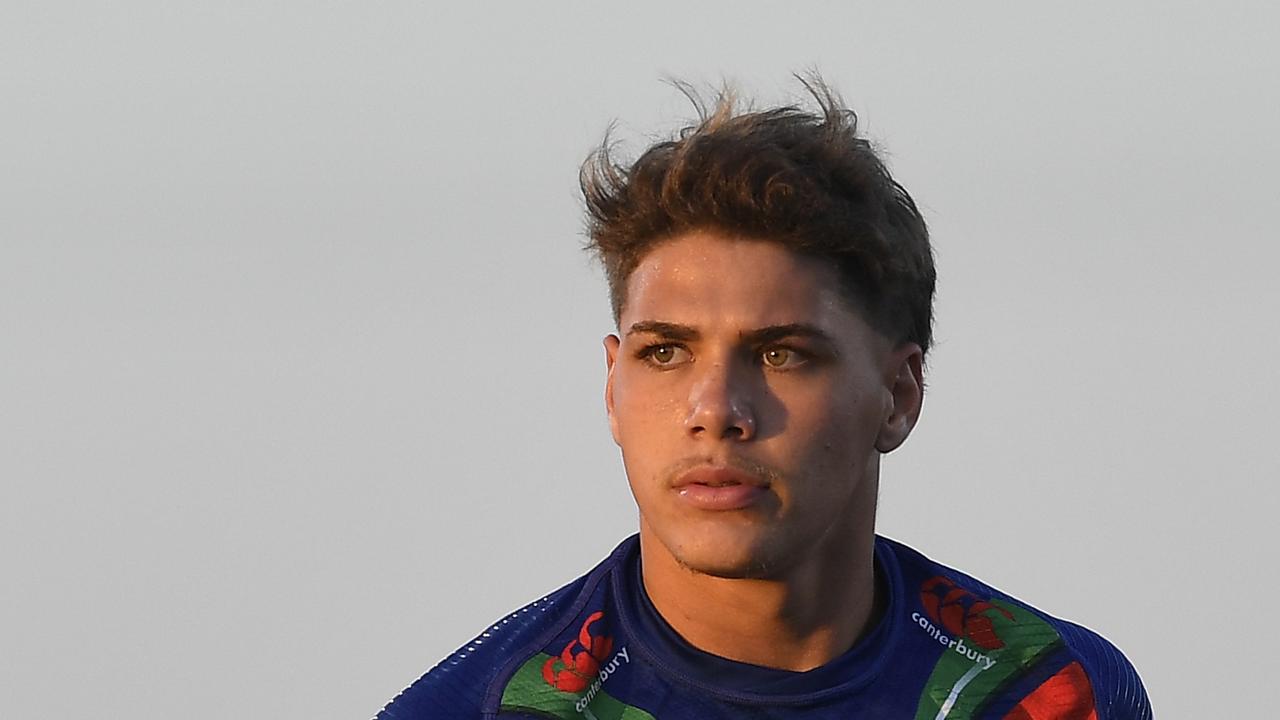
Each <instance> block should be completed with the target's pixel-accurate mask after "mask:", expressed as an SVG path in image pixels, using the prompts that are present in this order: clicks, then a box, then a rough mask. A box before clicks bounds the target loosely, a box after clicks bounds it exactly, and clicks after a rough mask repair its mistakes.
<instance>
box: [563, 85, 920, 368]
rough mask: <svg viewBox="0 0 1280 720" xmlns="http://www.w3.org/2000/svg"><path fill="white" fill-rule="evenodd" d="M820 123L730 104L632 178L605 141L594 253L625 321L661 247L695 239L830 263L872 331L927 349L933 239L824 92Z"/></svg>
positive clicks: (725, 101)
mask: <svg viewBox="0 0 1280 720" xmlns="http://www.w3.org/2000/svg"><path fill="white" fill-rule="evenodd" d="M804 85H805V87H806V89H808V90H809V92H810V94H811V95H812V96H813V97H814V99H815V100H816V101H817V105H818V108H817V110H818V111H817V112H808V111H805V110H803V109H801V108H798V107H791V106H788V107H778V108H771V109H767V110H762V111H756V112H742V113H739V112H738V111H737V107H736V104H735V102H734V97H733V94H732V93H729V92H724V93H722V94H721V96H720V98H719V100H718V102H717V103H716V105H715V106H714V107H712V108H709V109H706V108H705V106H704V105H703V104H702V103H700V102H698V101H697V100H696V96H695V95H694V94H693V93H692V92H689V94H690V96H691V97H692V98H695V104H697V105H698V107H699V109H700V110H702V116H703V117H702V121H701V122H700V123H699V124H697V125H695V126H692V127H687V128H684V129H683V130H681V131H680V133H679V135H678V136H677V138H676V139H673V140H670V141H667V142H659V143H657V144H655V145H653V146H652V147H650V148H649V149H648V150H647V151H646V152H644V154H642V155H641V156H640V157H639V159H637V160H636V161H635V162H634V163H632V164H631V165H630V166H626V167H624V166H620V165H618V164H617V163H615V162H614V159H613V157H612V156H611V153H610V146H609V143H608V141H606V142H605V143H604V144H602V145H601V147H600V149H599V150H598V151H597V152H596V153H594V154H593V155H592V157H591V158H589V159H588V160H587V162H586V163H585V164H584V165H583V168H582V176H581V179H582V192H583V196H584V198H585V200H586V207H587V220H588V227H587V231H588V235H589V236H590V244H589V247H590V248H591V249H593V250H595V251H596V253H597V254H598V255H599V256H600V258H601V260H602V261H603V262H604V266H605V271H606V275H607V277H608V281H609V294H610V299H611V301H612V303H613V316H614V320H615V322H616V321H618V320H619V318H620V317H621V314H622V309H623V307H624V306H625V305H626V302H627V297H628V294H627V279H628V278H629V277H630V275H631V272H632V271H633V270H634V269H635V267H636V265H637V264H638V263H639V262H640V259H641V258H643V257H644V256H645V255H646V254H647V253H648V252H649V251H650V250H651V249H653V248H654V247H655V246H657V245H659V244H661V243H662V242H663V241H665V240H668V239H670V238H672V237H675V236H677V235H681V234H683V233H687V232H690V231H693V230H717V231H720V232H722V233H724V234H727V235H733V236H736V237H747V238H756V239H764V240H769V241H771V242H775V243H778V244H780V245H783V246H785V247H787V248H789V249H791V250H792V251H794V252H797V253H800V254H804V255H810V256H813V257H817V258H820V259H822V260H824V261H826V262H827V263H828V264H830V265H832V266H833V267H834V268H835V269H836V271H837V273H838V275H839V279H840V287H841V290H842V291H843V292H844V293H845V295H846V297H847V299H848V300H849V301H850V302H851V303H852V304H853V305H854V306H855V307H857V308H858V309H859V310H861V311H862V313H863V314H864V317H865V318H866V319H867V321H868V322H869V323H871V325H872V327H874V328H875V329H876V330H878V331H879V332H880V333H882V334H884V335H885V336H887V337H889V338H890V339H892V340H895V341H899V342H904V341H910V342H914V343H915V344H917V345H919V346H920V348H921V350H922V351H924V352H925V353H927V352H928V350H929V344H930V341H931V328H932V319H933V292H934V282H935V277H936V275H935V272H934V267H933V254H932V251H931V249H930V247H929V233H928V230H927V229H926V227H925V222H924V219H923V218H922V217H921V216H920V212H919V211H918V210H917V209H916V205H915V202H913V201H912V199H911V196H910V195H908V194H907V191H906V190H905V189H903V187H902V186H901V185H899V184H898V183H897V182H896V181H894V179H893V178H892V177H891V176H890V175H889V171H888V170H887V169H886V168H885V166H884V163H883V162H882V161H881V160H880V158H879V157H878V156H877V155H876V153H875V151H874V150H873V149H872V147H871V144H870V143H869V142H868V141H867V140H866V139H865V138H863V137H861V136H859V135H858V127H857V117H856V116H855V115H854V114H853V112H852V111H851V110H848V109H846V108H844V107H843V105H842V103H841V101H840V99H839V97H837V96H836V95H835V94H834V93H832V92H831V91H830V90H828V89H827V88H826V86H824V85H823V84H822V83H821V82H820V81H817V80H810V81H805V82H804Z"/></svg>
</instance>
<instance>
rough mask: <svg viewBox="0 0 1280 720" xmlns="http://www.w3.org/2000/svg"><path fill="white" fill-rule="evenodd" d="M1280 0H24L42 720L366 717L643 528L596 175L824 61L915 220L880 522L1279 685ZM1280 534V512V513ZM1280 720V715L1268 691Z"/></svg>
mask: <svg viewBox="0 0 1280 720" xmlns="http://www.w3.org/2000/svg"><path fill="white" fill-rule="evenodd" d="M1278 26H1280V10H1277V6H1276V5H1275V4H1273V3H1262V2H1258V3H1245V2H1240V3H1228V4H1221V5H1210V4H1209V3H1190V2H1153V1H1152V2H1130V3H1113V2H1075V3H994V2H978V3H974V2H970V3H913V2H905V3H883V2H881V3H870V2H850V3H846V2H840V3H836V2H810V3H786V4H784V3H743V2H732V3H729V2H698V3H674V2H646V3H607V4H606V3H586V2H580V3H560V2H555V3H552V2H548V3H514V2H512V3H501V4H500V3H450V4H447V5H446V4H436V3H430V2H425V1H424V0H419V1H418V2H398V1H393V2H350V1H348V2H332V1H330V2H305V3H304V2H271V1H263V0H255V1H254V2H244V1H240V0H235V1H231V2H217V3H213V2H208V3H183V2H158V1H155V0H130V2H123V3H106V2H77V3H72V2H23V1H19V0H5V1H4V2H3V3H0V716H3V717H6V718H19V717H48V718H71V717H86V716H93V717H103V718H171V717H189V718H286V717H289V718H309V719H311V718H335V719H336V718H361V717H368V716H371V715H373V714H374V713H375V712H377V710H378V709H379V708H380V707H381V706H382V705H383V704H384V703H385V702H386V701H387V700H389V699H390V698H391V697H393V696H394V695H395V694H396V693H397V692H399V691H400V690H401V689H402V688H403V687H404V686H405V685H407V684H408V683H410V682H411V681H412V680H413V679H415V678H416V677H417V676H418V675H420V674H421V673H422V672H424V671H426V670H427V669H428V668H429V667H431V666H432V665H433V664H434V663H435V662H436V661H437V660H439V659H440V658H441V657H443V656H444V655H446V654H447V653H448V652H450V651H451V650H453V649H454V648H455V647H456V646H458V645H460V644H463V643H465V642H466V641H467V640H468V639H469V638H471V637H472V636H473V635H475V634H476V633H477V632H478V631H479V630H481V629H482V628H484V627H485V626H486V625H487V624H488V623H489V622H490V621H491V620H493V619H494V618H496V617H499V616H501V615H502V614H504V613H505V612H508V611H510V610H511V609H513V608H516V607H519V606H521V605H523V604H524V603H526V602H528V601H530V600H532V599H534V598H537V597H539V596H541V595H542V594H544V593H545V592H547V591H549V590H551V589H553V588H555V587H557V586H559V585H560V584H562V583H564V582H566V581H568V580H570V579H572V578H573V577H576V576H577V575H579V574H581V573H582V572H583V571H585V570H586V569H587V568H588V567H589V566H591V565H593V564H594V563H595V562H597V561H598V560H599V559H600V558H602V557H603V556H604V555H606V554H607V553H608V552H609V550H610V549H612V548H613V546H614V545H615V544H616V543H617V542H618V541H619V540H620V539H621V538H623V537H624V536H626V535H628V534H630V533H631V532H633V531H634V528H635V526H636V517H635V509H634V506H633V504H632V501H631V498H630V495H629V493H628V491H627V488H626V485H625V481H624V477H623V474H622V471H621V465H620V462H619V457H618V453H617V451H616V448H615V447H614V446H613V445H612V443H611V441H610V438H609V435H608V432H607V427H606V424H605V418H604V412H603V406H602V401H601V388H602V381H603V369H604V357H603V350H602V349H601V346H600V339H601V337H602V336H603V335H604V334H605V333H607V332H609V331H610V330H611V323H610V318H609V313H608V307H607V302H606V299H605V290H604V284H603V280H602V274H601V273H600V271H599V270H598V269H597V268H596V267H595V266H594V264H593V263H592V261H591V259H590V257H588V256H587V255H586V254H585V253H583V252H582V250H581V244H582V242H583V237H582V234H581V229H582V219H581V205H580V201H579V199H578V195H577V169H578V165H579V163H580V162H581V160H582V159H583V158H584V157H585V156H586V154H587V153H588V152H589V151H590V150H591V149H592V147H593V146H594V145H595V144H596V143H597V142H598V141H599V140H600V138H601V137H602V136H603V133H604V131H605V129H606V128H607V127H608V126H609V124H610V122H612V121H614V120H617V122H618V133H617V136H618V138H619V139H621V140H623V141H624V145H623V154H624V155H628V154H634V152H635V151H636V150H638V149H640V148H642V147H643V146H644V145H645V144H647V143H648V142H650V141H652V140H654V139H656V138H660V137H665V136H666V135H668V134H669V133H671V132H672V131H674V130H675V129H676V128H678V127H679V126H680V125H682V124H684V123H686V122H688V121H689V119H690V118H691V117H692V114H693V111H692V109H691V108H690V107H689V105H688V104H687V102H686V101H685V100H684V98H683V97H681V96H680V95H679V93H677V92H676V91H675V90H673V89H672V88H671V87H670V86H669V85H667V84H664V83H663V82H661V79H662V78H663V77H667V76H672V77H677V78H682V79H685V80H689V81H691V82H693V83H695V84H700V85H701V86H704V87H707V86H716V85H718V84H719V83H720V82H721V81H722V80H724V79H728V80H734V81H736V82H737V83H738V84H739V85H740V86H741V87H742V88H743V90H744V91H746V92H747V93H748V94H750V95H752V96H754V97H756V98H757V99H758V101H759V102H760V103H762V104H772V103H777V102H787V101H792V100H796V99H799V98H800V88H799V86H798V84H797V83H796V82H795V81H794V80H793V79H792V78H791V77H790V73H791V72H793V71H803V70H805V69H806V68H810V67H816V68H817V69H819V70H820V71H821V72H822V73H823V74H824V75H825V77H826V78H827V80H828V81H829V82H830V83H831V84H832V85H833V86H835V87H836V88H837V89H838V90H839V91H841V92H842V93H843V94H844V95H845V97H846V99H847V100H848V102H849V104H850V105H851V106H852V107H853V108H854V109H855V110H856V111H858V113H859V114H860V116H861V120H862V126H863V128H864V129H865V131H866V132H867V133H868V134H869V135H870V137H872V138H873V139H874V140H875V142H876V143H877V145H878V146H879V147H881V148H882V149H883V150H884V152H885V153H886V157H887V159H888V161H889V163H890V165H891V168H892V170H893V172H894V173H895V175H896V177H897V178H898V179H899V180H900V181H901V182H902V183H903V184H904V185H906V187H907V188H908V189H909V190H910V192H911V193H912V194H913V195H914V196H915V198H916V199H917V200H918V202H919V203H920V205H921V207H922V209H923V211H924V213H925V215H926V218H927V220H928V221H929V223H930V225H931V229H932V234H933V239H934V243H935V247H936V252H937V261H938V267H939V272H940V281H939V290H938V297H937V340H938V342H937V346H936V350H935V352H934V354H933V357H932V360H931V367H930V372H929V377H928V380H929V392H928V395H927V401H926V403H925V410H924V415H923V418H922V421H921V423H920V425H919V427H918V428H917V430H916V432H915V434H914V435H913V436H912V438H911V440H910V441H909V442H908V443H907V445H906V446H905V447H903V448H902V449H901V450H899V451H898V452H896V453H894V454H892V455H891V456H889V458H888V459H887V462H886V464H885V467H884V474H883V482H882V497H881V501H880V531H881V532H883V533H884V534H887V535H889V536H892V537H895V538H898V539H901V540H904V541H906V542H908V543H910V544H912V545H914V546H915V547H917V548H918V549H920V550H922V551H924V552H925V553H927V554H930V555H932V556H934V557H935V558H936V559H938V560H941V561H944V562H947V563H952V564H955V565H957V566H959V567H961V568H963V569H965V570H967V571H969V572H971V573H974V574H976V575H977V576H978V577H981V578H983V579H985V580H986V581H988V582H990V583H991V584H994V585H996V586H998V587H1001V588H1004V589H1006V590H1008V591H1010V592H1013V593H1014V594H1016V595H1018V596H1020V597H1021V598H1023V599H1025V600H1027V601H1028V602H1031V603H1034V604H1037V605H1039V606H1040V607H1042V608H1043V609H1045V610H1047V611H1049V612H1052V613H1054V614H1057V615H1060V616H1063V617H1066V618H1070V619H1073V620H1077V621H1080V622H1083V623H1085V624H1087V625H1089V626H1091V627H1093V628H1095V629H1096V630H1098V631H1099V632H1101V633H1103V634H1104V635H1105V636H1107V637H1108V638H1110V639H1111V640H1112V641H1114V642H1115V643H1116V644H1117V645H1119V646H1120V647H1121V648H1122V649H1123V650H1124V651H1125V652H1126V654H1127V655H1128V656H1129V658H1130V659H1131V660H1132V661H1133V662H1134V664H1135V665H1136V666H1137V668H1138V669H1139V672H1140V673H1141V675H1142V677H1143V679H1144V680H1145V682H1146V684H1147V688H1148V690H1149V692H1150V694H1151V696H1152V699H1153V702H1154V705H1155V707H1156V710H1157V714H1158V716H1159V717H1161V718H1206V717H1245V716H1259V715H1257V712H1261V710H1257V709H1261V708H1270V707H1271V706H1272V705H1274V701H1273V698H1272V695H1273V694H1272V692H1271V690H1272V686H1273V684H1274V678H1275V675H1276V671H1277V669H1278V668H1277V663H1276V661H1275V648H1276V646H1277V644H1278V643H1280V632H1278V631H1277V626H1278V624H1277V622H1276V621H1275V615H1274V605H1273V601H1274V598H1275V592H1276V589H1277V587H1276V586H1277V583H1276V581H1275V579H1274V578H1275V573H1276V572H1277V570H1276V567H1277V559H1278V558H1277V543H1276V541H1275V539H1274V537H1273V533H1274V528H1275V517H1276V515H1277V495H1278V493H1277V491H1276V487H1275V484H1276V482H1277V480H1278V479H1280V462H1278V461H1277V454H1276V442H1275V440H1274V437H1273V436H1274V435H1275V431H1276V429H1277V420H1278V419H1280V417H1278V414H1280V413H1278V412H1277V409H1276V403H1277V401H1278V400H1280V397H1278V391H1280V379H1278V376H1277V373H1276V371H1275V370H1274V367H1273V363H1274V362H1275V359H1276V357H1277V354H1278V351H1280V341H1278V340H1277V334H1276V332H1275V326H1276V320H1275V318H1276V311H1277V309H1280V293H1278V291H1277V289H1276V285H1275V270H1274V267H1275V264H1276V262H1277V260H1280V251H1278V250H1277V247H1276V240H1277V238H1276V232H1275V229H1274V228H1275V222H1276V212H1277V198H1278V193H1277V190H1280V182H1278V181H1277V179H1276V178H1277V167H1278V166H1280V139H1278V138H1280V135H1278V134H1277V131H1276V128H1278V127H1280V92H1277V87H1278V84H1277V80H1276V79H1277V77H1280V50H1277V47H1278V45H1277V37H1276V28H1277V27H1278ZM1268 528H1271V529H1268ZM1255 710H1257V711H1256V712H1255Z"/></svg>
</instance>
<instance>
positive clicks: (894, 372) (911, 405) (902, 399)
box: [876, 343, 924, 453]
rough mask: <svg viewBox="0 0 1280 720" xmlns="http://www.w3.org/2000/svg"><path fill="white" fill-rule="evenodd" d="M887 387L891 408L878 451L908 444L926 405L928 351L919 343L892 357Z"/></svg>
mask: <svg viewBox="0 0 1280 720" xmlns="http://www.w3.org/2000/svg"><path fill="white" fill-rule="evenodd" d="M885 386H886V388H887V389H888V391H889V408H888V413H887V414H886V417H885V419H884V422H883V423H881V424H880V434H879V435H877V436H876V449H877V450H879V451H880V452H882V453H887V452H892V451H894V450H896V449H897V448H898V446H900V445H902V443H904V442H906V440H907V436H908V435H910V434H911V431H912V430H913V429H914V428H915V426H916V420H918V419H920V408H921V406H922V405H923V404H924V351H923V350H921V349H920V346H919V345H916V344H915V343H903V344H902V345H900V346H899V347H897V348H895V349H894V350H893V351H892V352H891V353H890V354H889V362H888V364H887V365H886V372H885Z"/></svg>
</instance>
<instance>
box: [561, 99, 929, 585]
mask: <svg viewBox="0 0 1280 720" xmlns="http://www.w3.org/2000/svg"><path fill="white" fill-rule="evenodd" d="M813 87H816V88H817V90H816V91H815V92H814V95H815V97H816V98H817V99H818V101H819V104H820V106H821V114H820V115H815V114H809V113H805V112H803V111H801V110H799V109H795V108H782V109H776V110H766V111H762V112H754V113H746V114H736V112H735V110H734V108H733V106H732V103H731V101H729V100H727V99H722V101H721V103H720V104H719V105H718V106H717V107H716V109H715V111H714V112H713V113H710V114H708V115H707V116H706V118H705V119H704V120H703V122H702V123H701V124H700V125H698V126H697V127H695V128H690V129H687V130H685V131H683V132H682V133H681V135H680V137H679V139H677V140H674V141H671V142H666V143H660V144H658V145H655V146H654V147H652V148H650V149H649V150H648V151H647V152H646V153H644V154H643V155H642V156H641V157H640V159H639V160H637V161H636V163H635V164H634V165H632V166H631V167H629V168H621V167H617V166H615V165H613V164H612V162H611V161H609V160H608V155H607V152H604V151H602V152H601V153H600V154H598V155H597V156H596V158H595V159H594V160H593V161H591V162H590V163H589V164H588V166H587V169H586V170H585V171H584V175H583V178H584V192H585V194H586V197H587V203H588V209H589V213H590V216H591V223H592V224H591V238H592V243H593V245H594V247H595V248H596V249H597V251H598V252H599V253H600V255H601V256H602V258H603V260H604V263H605V266H606V269H607V272H608V275H609V282H610V288H611V294H612V297H613V303H614V312H615V317H616V319H617V321H618V327H619V334H618V335H616V336H615V335H610V336H609V337H607V338H606V339H605V348H606V358H607V363H608V368H609V379H608V383H607V388H606V404H607V406H608V410H609V419H610V425H611V428H612V431H613V435H614V438H615V440H616V441H617V442H618V445H619V446H620V447H621V448H622V454H623V461H624V464H625V465H626V469H627V476H628V479H629V481H630V483H631V487H632V491H633V493H634V495H635V497H636V501H637V504H638V505H639V508H640V514H641V537H642V542H643V543H646V544H647V545H649V546H650V547H651V548H655V547H656V548H660V549H661V551H662V552H665V553H668V554H669V555H670V557H671V558H672V559H674V560H675V561H676V562H677V563H679V564H680V565H683V566H685V567H687V568H691V569H693V570H696V571H699V572H704V573H708V574H712V575H718V576H722V577H762V576H773V575H777V574H782V573H786V572H787V571H788V570H789V569H791V568H792V567H794V566H795V565H796V563H798V562H800V561H801V560H802V559H803V558H804V557H806V556H808V555H810V554H812V553H813V552H814V551H815V550H820V549H821V548H822V547H823V546H824V544H828V545H830V544H835V545H847V544H848V542H849V541H851V540H852V539H854V538H856V537H859V536H867V537H866V539H867V540H869V535H870V533H871V532H872V529H873V526H874V515H875V498H876V490H877V481H878V473H879V456H880V454H881V453H884V452H889V451H891V450H893V449H894V448H896V447H897V446H898V445H900V444H901V443H902V442H903V441H904V440H905V439H906V437H907V435H908V434H909V433H910V431H911V429H912V428H913V427H914V425H915V421H916V418H917V417H918V414H919V410H920V404H921V400H922V393H923V378H922V369H921V368H922V364H923V357H924V352H925V350H926V348H927V346H928V343H929V330H930V314H931V311H930V308H931V304H932V294H933V284H934V272H933V263H932V256H931V252H930V249H929V244H928V236H927V232H926V230H925V225H924V222H923V220H922V219H921V218H920V215H919V213H918V212H917V211H916V209H915V205H914V203H912V201H911V199H910V197H909V196H908V195H907V194H906V192H905V191H904V190H903V189H902V188H901V187H900V186H899V185H898V184H897V183H895V182H894V181H893V180H892V178H890V177H889V175H888V173H887V171H886V170H885V168H884V166H883V164H882V163H881V162H880V161H879V159H878V158H876V156H875V155H874V153H873V152H872V151H871V149H870V146H869V145H868V143H867V142H866V141H865V140H863V139H861V138H859V137H857V135H856V133H855V123H854V118H853V116H852V114H851V113H849V112H848V111H846V110H843V109H842V108H841V107H840V106H839V104H838V102H837V101H836V100H835V99H834V97H833V96H832V95H831V94H830V93H828V92H827V91H825V90H824V89H822V88H821V86H813Z"/></svg>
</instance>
